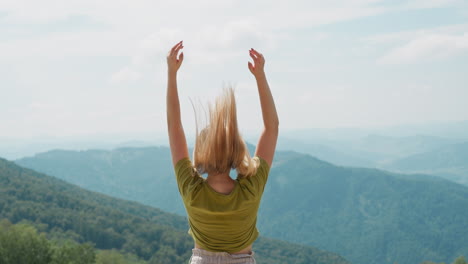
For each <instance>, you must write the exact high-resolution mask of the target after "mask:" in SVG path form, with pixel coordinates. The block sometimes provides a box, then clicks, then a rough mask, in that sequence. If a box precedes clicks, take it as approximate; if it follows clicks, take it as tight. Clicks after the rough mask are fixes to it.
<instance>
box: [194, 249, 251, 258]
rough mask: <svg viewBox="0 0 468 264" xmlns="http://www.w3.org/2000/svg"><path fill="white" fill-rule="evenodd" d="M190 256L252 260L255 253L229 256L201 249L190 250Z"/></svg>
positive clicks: (225, 253)
mask: <svg viewBox="0 0 468 264" xmlns="http://www.w3.org/2000/svg"><path fill="white" fill-rule="evenodd" d="M192 255H193V256H197V257H228V258H233V259H242V258H252V257H253V256H254V255H255V252H253V251H252V252H250V253H241V254H230V253H228V252H213V251H208V250H204V249H201V248H194V249H192Z"/></svg>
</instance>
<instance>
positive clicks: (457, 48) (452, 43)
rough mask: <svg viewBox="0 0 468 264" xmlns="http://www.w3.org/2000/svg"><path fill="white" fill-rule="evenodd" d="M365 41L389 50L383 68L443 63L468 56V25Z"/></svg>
mask: <svg viewBox="0 0 468 264" xmlns="http://www.w3.org/2000/svg"><path fill="white" fill-rule="evenodd" d="M363 41H364V42H366V43H368V44H370V45H378V46H380V47H384V48H385V47H387V48H386V49H387V52H386V54H384V55H383V56H381V57H380V58H378V60H377V61H378V62H379V63H381V64H407V63H419V62H428V61H434V60H441V59H446V58H450V57H453V56H456V55H459V54H462V53H466V52H468V24H459V25H451V26H444V27H436V28H429V29H420V30H413V31H402V32H393V33H388V34H380V35H375V36H371V37H367V38H365V39H364V40H363Z"/></svg>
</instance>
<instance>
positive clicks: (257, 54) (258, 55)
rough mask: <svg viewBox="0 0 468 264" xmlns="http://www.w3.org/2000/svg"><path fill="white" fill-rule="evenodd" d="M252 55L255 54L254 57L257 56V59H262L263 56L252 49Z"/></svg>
mask: <svg viewBox="0 0 468 264" xmlns="http://www.w3.org/2000/svg"><path fill="white" fill-rule="evenodd" d="M252 53H253V54H255V56H257V57H263V54H261V53H260V52H258V51H256V50H254V49H252Z"/></svg>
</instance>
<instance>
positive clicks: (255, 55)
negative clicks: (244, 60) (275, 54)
mask: <svg viewBox="0 0 468 264" xmlns="http://www.w3.org/2000/svg"><path fill="white" fill-rule="evenodd" d="M249 55H250V57H251V58H252V59H253V61H254V63H253V64H252V63H251V62H250V61H249V63H248V66H249V70H250V72H251V73H252V74H253V75H254V76H255V78H257V77H260V76H261V75H264V74H265V71H264V67H265V58H264V57H263V55H262V54H261V53H260V52H258V51H256V50H254V49H250V50H249Z"/></svg>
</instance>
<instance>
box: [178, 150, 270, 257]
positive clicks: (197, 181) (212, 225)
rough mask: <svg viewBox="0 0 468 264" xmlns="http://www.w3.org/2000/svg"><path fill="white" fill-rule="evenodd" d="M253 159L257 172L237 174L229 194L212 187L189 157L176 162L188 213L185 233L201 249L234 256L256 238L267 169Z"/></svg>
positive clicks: (263, 164)
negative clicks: (248, 174) (186, 231)
mask: <svg viewBox="0 0 468 264" xmlns="http://www.w3.org/2000/svg"><path fill="white" fill-rule="evenodd" d="M254 160H255V161H256V162H257V164H259V166H258V169H257V173H256V174H255V175H253V176H250V177H241V176H240V175H238V177H237V179H236V181H235V187H234V189H233V190H232V192H231V193H229V194H221V193H218V192H216V191H215V190H214V189H213V188H211V186H209V185H208V183H207V182H206V180H205V179H204V178H202V177H201V176H200V174H198V173H197V172H196V171H195V170H194V168H193V166H192V163H191V161H190V159H189V158H184V159H181V160H180V161H178V162H177V164H176V166H175V174H176V178H177V184H178V187H179V192H180V195H181V196H182V200H183V201H184V205H185V209H186V210H187V215H188V222H189V227H190V229H189V231H188V233H189V234H190V235H191V236H192V237H193V239H194V241H195V243H197V244H198V245H199V246H200V247H202V248H203V249H205V250H209V251H215V252H220V251H223V252H228V253H234V252H238V251H240V250H242V249H244V248H246V247H247V246H249V245H251V244H252V243H253V242H254V241H255V239H257V237H258V234H259V233H258V230H257V226H256V224H257V212H258V207H259V205H260V200H261V197H262V194H263V190H264V189H265V184H266V182H267V179H268V173H269V170H270V168H269V166H268V163H266V161H265V160H263V159H262V158H260V157H254Z"/></svg>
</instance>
